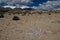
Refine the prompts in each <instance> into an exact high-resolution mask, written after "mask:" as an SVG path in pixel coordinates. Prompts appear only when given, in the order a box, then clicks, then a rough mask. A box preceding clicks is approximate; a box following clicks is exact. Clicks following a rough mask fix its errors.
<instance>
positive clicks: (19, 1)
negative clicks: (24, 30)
mask: <svg viewBox="0 0 60 40" xmlns="http://www.w3.org/2000/svg"><path fill="white" fill-rule="evenodd" d="M0 3H5V4H7V5H11V6H12V5H16V6H18V7H19V6H21V5H27V4H30V3H32V0H0Z"/></svg>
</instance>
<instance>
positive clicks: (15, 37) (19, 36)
mask: <svg viewBox="0 0 60 40" xmlns="http://www.w3.org/2000/svg"><path fill="white" fill-rule="evenodd" d="M13 16H18V17H19V19H20V20H13ZM0 40H60V13H51V15H48V14H45V13H43V14H32V15H28V14H27V15H24V16H22V15H20V14H15V15H13V14H11V15H8V14H5V15H4V18H0Z"/></svg>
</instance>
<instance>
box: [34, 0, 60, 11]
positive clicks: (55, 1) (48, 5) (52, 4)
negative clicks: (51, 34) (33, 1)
mask: <svg viewBox="0 0 60 40" xmlns="http://www.w3.org/2000/svg"><path fill="white" fill-rule="evenodd" d="M34 8H36V9H41V10H60V0H50V1H47V2H45V3H42V4H39V6H37V7H34Z"/></svg>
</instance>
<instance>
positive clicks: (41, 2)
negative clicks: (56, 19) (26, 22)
mask: <svg viewBox="0 0 60 40" xmlns="http://www.w3.org/2000/svg"><path fill="white" fill-rule="evenodd" d="M0 6H16V7H17V8H23V7H27V8H29V7H31V8H34V9H38V10H39V9H40V10H60V0H0Z"/></svg>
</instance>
